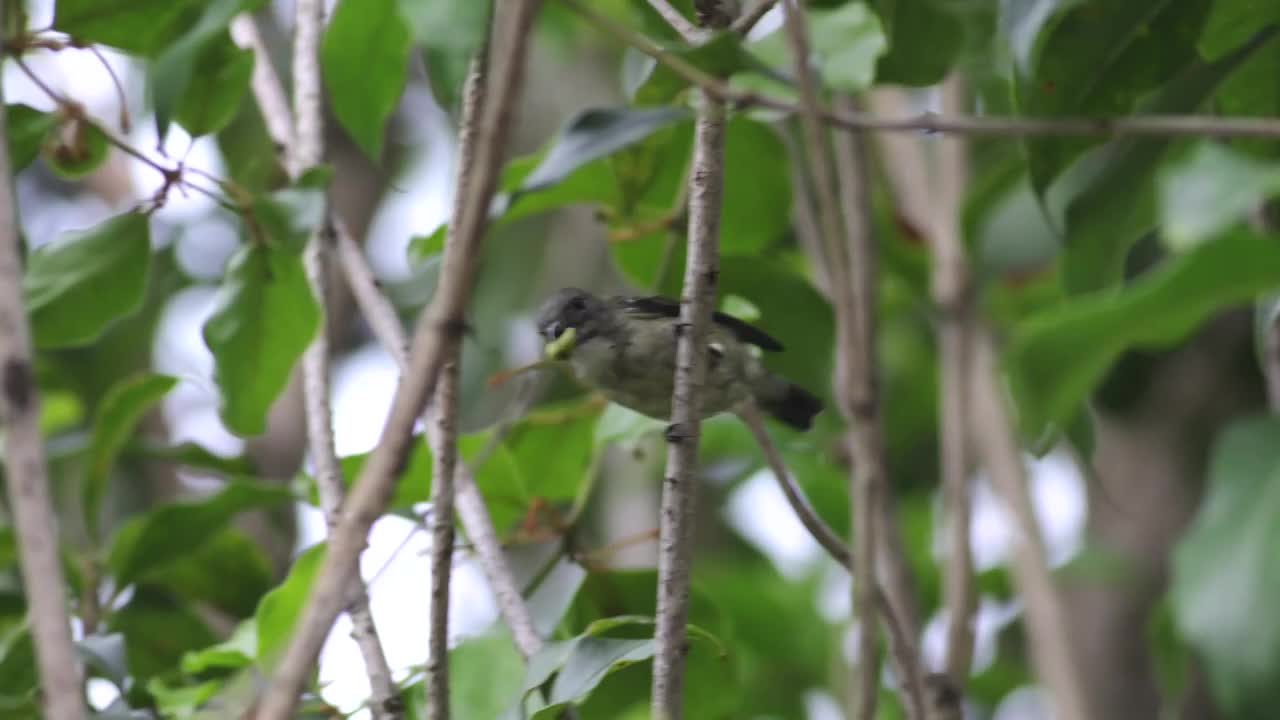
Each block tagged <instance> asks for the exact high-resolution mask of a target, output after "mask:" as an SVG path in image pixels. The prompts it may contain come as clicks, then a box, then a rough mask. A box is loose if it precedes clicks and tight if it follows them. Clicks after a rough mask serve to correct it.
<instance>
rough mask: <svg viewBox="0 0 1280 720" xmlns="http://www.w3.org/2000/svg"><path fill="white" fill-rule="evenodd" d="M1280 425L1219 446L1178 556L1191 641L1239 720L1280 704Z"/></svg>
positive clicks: (1180, 618) (1238, 429)
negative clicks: (1279, 521)
mask: <svg viewBox="0 0 1280 720" xmlns="http://www.w3.org/2000/svg"><path fill="white" fill-rule="evenodd" d="M1277 513H1280V421H1277V420H1276V419H1275V418H1252V419H1246V420H1241V421H1238V422H1236V423H1235V424H1233V425H1231V426H1230V427H1228V428H1227V430H1226V431H1225V432H1224V433H1223V434H1222V435H1221V436H1220V437H1219V438H1218V440H1217V442H1216V443H1215V445H1214V449H1213V457H1212V461H1211V464H1210V466H1209V478H1208V487H1207V488H1206V490H1205V499H1204V502H1203V504H1202V505H1201V507H1200V511H1199V513H1198V514H1197V515H1196V518H1195V519H1194V520H1193V521H1192V523H1191V527H1190V528H1189V529H1188V530H1187V533H1186V535H1184V536H1183V538H1182V540H1181V541H1180V542H1179V543H1178V546H1177V548H1176V550H1175V552H1174V556H1173V581H1172V586H1171V588H1170V593H1171V597H1172V600H1173V609H1174V613H1175V616H1176V618H1177V622H1178V626H1179V628H1180V629H1181V631H1182V634H1183V636H1184V637H1185V638H1186V639H1187V640H1188V641H1189V642H1190V644H1191V645H1192V646H1193V647H1195V648H1196V650H1198V651H1199V654H1200V657H1201V659H1202V661H1203V663H1204V666H1205V669H1206V671H1207V674H1208V677H1209V684H1210V687H1211V688H1212V690H1213V694H1214V696H1215V697H1216V698H1217V700H1218V702H1219V703H1220V707H1221V708H1222V709H1223V711H1225V712H1226V713H1227V714H1228V716H1230V717H1258V718H1261V717H1267V716H1268V715H1269V714H1270V713H1271V712H1272V711H1273V709H1274V708H1275V707H1276V703H1277V702H1280V617H1278V616H1277V615H1276V613H1275V612H1274V608H1275V606H1276V602H1277V601H1278V600H1280V597H1278V596H1277V592H1280V590H1278V589H1280V556H1277V555H1276V552H1275V548H1276V547H1277V545H1280V525H1278V524H1277V523H1276V522H1275V518H1276V517H1277Z"/></svg>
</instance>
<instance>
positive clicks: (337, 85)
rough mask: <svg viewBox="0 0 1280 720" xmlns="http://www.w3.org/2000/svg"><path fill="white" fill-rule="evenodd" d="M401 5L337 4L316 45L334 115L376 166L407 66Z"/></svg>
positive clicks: (361, 0)
mask: <svg viewBox="0 0 1280 720" xmlns="http://www.w3.org/2000/svg"><path fill="white" fill-rule="evenodd" d="M449 4H450V5H452V4H453V3H449ZM400 5H401V3H399V2H397V0H345V1H344V2H339V3H338V6H337V8H336V9H335V10H334V12H333V18H332V19H331V20H330V21H329V26H328V28H327V29H326V30H325V33H324V40H323V41H322V42H321V45H320V64H321V67H322V69H323V71H324V84H325V87H326V88H328V90H329V99H330V101H331V107H332V108H333V114H334V115H335V116H336V117H337V118H338V122H339V123H340V124H341V125H342V127H343V128H345V129H346V131H347V132H348V133H350V134H351V137H352V138H353V139H354V140H355V141H356V144H357V145H359V146H360V149H361V150H364V152H365V154H366V155H368V156H369V158H370V159H372V160H373V161H374V162H378V161H379V159H380V158H381V157H382V141H383V137H382V134H383V128H384V127H385V126H386V124H387V118H389V117H390V116H391V113H392V111H394V110H395V109H396V103H397V102H398V101H399V100H400V93H402V92H403V91H404V79H405V68H406V66H407V65H408V62H409V46H410V40H411V38H410V36H409V27H408V26H407V25H406V24H405V19H404V18H403V17H401V15H400ZM431 14H432V13H431V12H430V11H427V12H426V13H425V15H427V16H431ZM448 32H454V30H453V29H450V30H449V31H448Z"/></svg>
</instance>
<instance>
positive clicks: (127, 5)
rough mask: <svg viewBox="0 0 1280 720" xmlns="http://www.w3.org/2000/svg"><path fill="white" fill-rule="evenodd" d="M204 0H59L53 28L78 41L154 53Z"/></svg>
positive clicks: (184, 23)
mask: <svg viewBox="0 0 1280 720" xmlns="http://www.w3.org/2000/svg"><path fill="white" fill-rule="evenodd" d="M202 4H203V3H202V2H201V0H58V2H57V3H56V4H55V5H54V15H53V28H54V29H55V30H58V31H60V32H64V33H67V34H68V35H71V36H73V37H75V38H76V39H78V40H84V41H86V42H94V43H102V44H103V45H110V46H112V47H115V48H119V49H120V50H124V51H125V52H130V53H137V54H141V55H154V54H156V53H157V52H159V50H160V49H161V48H163V47H164V46H165V45H166V44H167V43H168V42H169V41H170V40H171V39H172V38H173V36H174V35H177V34H178V32H180V30H181V29H182V28H184V27H186V26H187V25H188V24H189V23H190V22H192V21H193V20H194V19H195V17H196V16H197V14H198V13H199V8H200V7H201V5H202Z"/></svg>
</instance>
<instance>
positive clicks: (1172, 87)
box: [1060, 29, 1276, 292]
mask: <svg viewBox="0 0 1280 720" xmlns="http://www.w3.org/2000/svg"><path fill="white" fill-rule="evenodd" d="M1275 35H1276V29H1272V30H1271V31H1268V32H1266V33H1260V34H1258V35H1256V36H1255V37H1254V38H1253V39H1252V40H1251V41H1250V42H1249V43H1248V44H1246V45H1244V46H1243V47H1240V48H1238V49H1237V50H1236V51H1235V52H1234V53H1232V54H1231V55H1228V56H1226V57H1223V58H1221V59H1219V60H1217V61H1215V62H1213V63H1204V62H1202V61H1199V60H1196V61H1194V62H1192V63H1191V64H1190V65H1188V66H1187V67H1186V68H1185V69H1184V70H1183V71H1182V72H1181V73H1180V74H1179V75H1178V77H1177V78H1175V79H1174V80H1173V81H1172V82H1170V83H1168V84H1167V85H1165V86H1164V87H1163V88H1162V89H1161V90H1160V91H1159V92H1158V93H1156V94H1155V95H1154V96H1153V97H1152V98H1151V99H1150V101H1149V102H1147V103H1145V104H1144V109H1145V110H1148V111H1151V112H1160V113H1181V112H1191V111H1193V110H1195V109H1196V108H1197V107H1199V106H1200V105H1201V104H1202V103H1203V102H1204V101H1205V99H1206V98H1208V97H1209V95H1210V94H1212V92H1213V89H1214V88H1215V87H1217V86H1218V84H1219V83H1220V82H1222V80H1223V79H1224V78H1226V77H1227V76H1228V75H1229V74H1230V73H1231V72H1232V71H1233V70H1234V69H1235V68H1237V67H1238V66H1239V65H1240V63H1241V62H1243V61H1244V60H1245V59H1246V58H1248V57H1249V55H1251V54H1252V53H1253V52H1254V51H1255V50H1257V49H1258V48H1260V47H1262V46H1264V45H1265V44H1267V43H1268V42H1271V41H1272V40H1273V39H1274V37H1275ZM1171 144H1172V140H1170V139H1168V138H1160V139H1156V138H1141V139H1139V138H1133V137H1130V138H1122V139H1120V140H1117V141H1115V142H1112V143H1110V144H1108V145H1107V146H1106V147H1104V148H1102V149H1101V150H1100V151H1099V152H1098V153H1097V155H1095V156H1092V157H1089V158H1086V159H1085V161H1082V162H1081V163H1079V164H1078V165H1077V166H1076V167H1074V168H1073V169H1072V172H1071V173H1069V174H1068V175H1067V176H1066V177H1064V178H1063V180H1062V182H1061V183H1060V185H1067V186H1070V187H1071V188H1072V189H1073V190H1074V189H1079V191H1078V192H1074V193H1073V197H1072V198H1071V200H1070V202H1069V203H1068V205H1067V211H1066V223H1067V233H1066V235H1067V236H1066V255H1065V257H1064V259H1063V264H1062V277H1063V284H1064V286H1065V287H1066V289H1067V290H1068V291H1070V292H1080V291H1083V290H1093V289H1097V288H1101V287H1106V286H1108V285H1110V284H1113V283H1114V282H1116V281H1117V280H1118V279H1119V277H1120V275H1121V272H1122V270H1123V265H1124V258H1125V256H1126V254H1127V253H1128V250H1129V248H1130V246H1131V245H1132V244H1133V243H1134V242H1135V241H1136V240H1137V239H1138V238H1139V237H1141V235H1142V233H1144V232H1146V231H1148V230H1150V229H1151V228H1152V227H1153V226H1154V224H1155V217H1156V210H1155V188H1154V173H1155V171H1156V169H1157V167H1158V166H1159V162H1160V159H1161V158H1162V157H1163V156H1164V153H1165V151H1166V150H1167V149H1168V148H1169V147H1170V146H1171Z"/></svg>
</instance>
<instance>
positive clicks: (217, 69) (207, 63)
mask: <svg viewBox="0 0 1280 720" xmlns="http://www.w3.org/2000/svg"><path fill="white" fill-rule="evenodd" d="M253 62H254V58H253V51H252V50H246V49H241V48H240V47H239V46H237V45H236V44H235V43H234V42H232V41H231V38H230V37H229V36H223V37H220V38H217V39H215V40H213V41H211V42H210V43H209V44H208V45H206V46H205V47H204V49H203V50H201V51H200V54H199V55H198V56H197V57H196V60H195V67H194V70H193V72H192V76H191V80H190V85H189V86H188V87H187V89H186V92H184V93H182V94H181V95H180V96H179V98H178V102H177V107H176V108H175V109H174V118H175V119H176V120H177V121H178V124H179V125H181V126H182V127H183V129H185V130H186V131H187V132H188V133H190V134H191V135H192V137H198V136H200V135H208V134H210V133H216V132H218V131H219V130H221V129H223V128H225V127H226V126H227V125H228V124H230V122H231V119H232V118H234V117H235V115H236V112H237V111H239V109H240V101H241V100H242V99H243V98H244V95H245V93H246V92H247V91H248V89H249V78H250V76H251V75H252V74H253ZM255 112H256V110H255Z"/></svg>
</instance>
